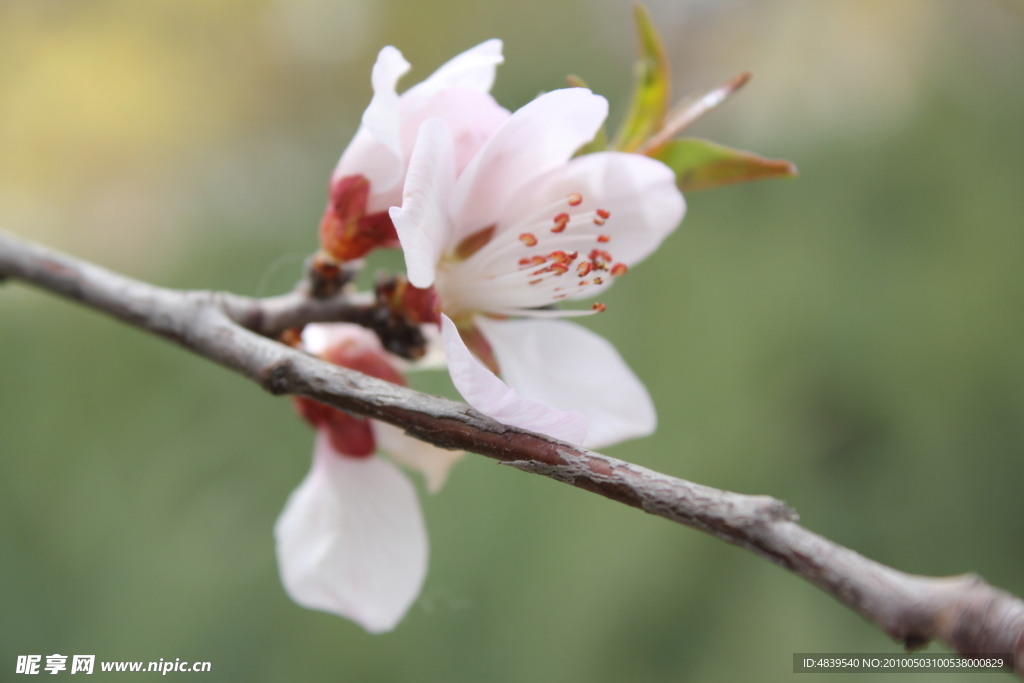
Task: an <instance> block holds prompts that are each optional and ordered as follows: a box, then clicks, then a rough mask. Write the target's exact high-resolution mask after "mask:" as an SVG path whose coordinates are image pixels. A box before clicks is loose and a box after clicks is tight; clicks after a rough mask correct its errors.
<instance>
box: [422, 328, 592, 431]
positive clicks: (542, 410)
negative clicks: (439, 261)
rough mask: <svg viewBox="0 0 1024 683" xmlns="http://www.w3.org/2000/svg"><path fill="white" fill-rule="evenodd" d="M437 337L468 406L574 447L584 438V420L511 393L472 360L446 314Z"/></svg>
mask: <svg viewBox="0 0 1024 683" xmlns="http://www.w3.org/2000/svg"><path fill="white" fill-rule="evenodd" d="M441 337H442V339H443V340H444V350H445V354H446V355H447V356H448V372H449V373H451V376H452V381H453V382H454V383H455V388H456V389H458V390H459V393H460V394H462V397H463V398H464V399H466V402H467V403H469V405H471V406H473V407H474V408H476V409H477V410H479V411H480V412H481V413H483V414H484V415H488V416H489V417H492V418H494V419H495V420H497V421H498V422H502V423H504V424H507V425H512V426H514V427H520V428H522V429H528V430H530V431H534V432H540V433H541V434H547V435H549V436H552V437H554V438H556V439H560V440H562V441H568V442H569V443H573V444H576V445H579V444H581V443H583V441H584V439H585V438H586V436H587V418H585V417H584V416H583V415H582V414H580V413H578V412H574V411H563V410H557V409H555V408H553V407H551V406H549V405H545V404H544V403H542V402H540V401H538V400H534V399H533V398H526V397H524V396H521V395H519V394H518V393H516V392H515V391H513V390H512V389H511V388H509V387H508V386H507V385H506V384H505V383H504V382H502V381H501V380H500V379H498V378H497V377H496V376H495V375H494V373H492V372H491V371H490V370H488V369H487V368H486V367H484V365H483V363H481V362H480V361H478V360H477V359H476V358H474V357H473V354H471V353H470V351H469V349H468V348H466V344H465V343H464V342H463V341H462V337H460V336H459V331H458V329H457V328H456V327H455V323H453V322H452V321H451V319H450V318H449V317H448V316H446V315H442V316H441ZM545 367H546V365H545Z"/></svg>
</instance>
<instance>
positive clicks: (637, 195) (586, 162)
mask: <svg viewBox="0 0 1024 683" xmlns="http://www.w3.org/2000/svg"><path fill="white" fill-rule="evenodd" d="M570 194H579V195H580V196H581V197H582V202H581V203H580V204H579V205H577V206H575V207H564V208H561V209H559V210H567V211H569V212H570V213H571V214H573V215H576V214H586V213H589V214H593V213H594V212H595V211H597V210H598V209H602V210H604V211H606V212H608V214H609V217H608V218H607V219H599V221H600V224H599V223H595V222H594V221H593V220H588V221H585V222H584V223H583V224H582V225H577V224H576V223H575V222H574V223H573V225H572V227H570V228H568V229H567V230H566V231H565V232H563V233H561V234H560V235H559V238H561V239H563V240H565V239H571V238H573V237H575V238H578V239H579V243H578V244H570V243H566V244H564V245H559V248H560V249H563V250H565V251H573V250H579V251H580V253H583V254H586V253H589V251H590V250H591V249H592V248H595V247H598V248H600V249H603V250H605V251H608V252H610V253H611V255H612V256H614V257H615V261H616V262H622V263H625V264H627V265H629V266H633V265H636V264H637V263H639V262H640V261H642V260H643V259H645V258H646V257H647V256H649V255H650V254H651V253H652V252H654V250H655V249H657V248H658V246H659V245H660V244H661V243H662V242H663V241H664V240H665V238H666V237H668V236H669V235H670V234H671V233H672V232H673V231H674V230H675V229H676V228H677V227H678V226H679V223H680V222H681V221H682V220H683V215H684V214H685V213H686V202H685V200H684V199H683V195H682V193H681V192H680V191H679V189H678V187H677V186H676V180H675V174H674V173H673V172H672V169H670V168H669V167H668V166H666V165H665V164H663V163H661V162H660V161H655V160H654V159H651V158H649V157H645V156H643V155H640V154H626V153H623V152H599V153H596V154H586V155H584V156H581V157H578V158H576V159H573V160H572V161H570V162H569V163H568V164H565V165H564V166H561V167H559V168H556V169H554V170H552V171H550V172H549V173H546V174H545V175H543V176H541V177H539V178H537V179H536V180H534V181H533V182H532V183H531V184H530V185H529V186H527V187H524V188H523V189H522V191H521V192H520V193H519V197H520V198H521V199H522V201H520V202H519V203H517V204H516V205H514V206H510V207H509V209H510V210H509V212H508V214H507V215H506V216H503V219H504V220H508V221H511V222H515V221H518V220H520V219H521V218H523V217H526V216H529V215H530V214H532V213H534V212H535V211H538V210H540V209H542V208H543V207H546V206H549V205H551V204H553V203H556V202H558V201H559V200H561V199H564V198H565V197H568V196H569V195H570ZM552 213H555V212H554V211H552ZM600 235H605V236H607V237H609V238H610V239H609V241H608V242H606V243H600V244H599V243H597V241H596V240H597V237H598V236H600ZM538 237H539V239H540V240H541V244H543V243H544V241H545V240H544V237H548V238H549V239H550V237H552V235H543V236H542V235H538ZM607 279H608V280H610V279H611V278H607Z"/></svg>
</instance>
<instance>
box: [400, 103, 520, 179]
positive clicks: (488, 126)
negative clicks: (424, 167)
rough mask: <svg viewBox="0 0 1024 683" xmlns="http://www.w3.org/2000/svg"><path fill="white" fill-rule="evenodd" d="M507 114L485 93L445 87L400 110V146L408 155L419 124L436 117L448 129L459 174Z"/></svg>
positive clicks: (506, 117)
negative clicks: (409, 110)
mask: <svg viewBox="0 0 1024 683" xmlns="http://www.w3.org/2000/svg"><path fill="white" fill-rule="evenodd" d="M403 97H404V96H403ZM509 116H511V114H510V113H509V111H508V110H507V109H505V108H504V107H502V106H501V105H500V104H498V103H497V102H496V101H495V99H494V98H493V97H491V96H490V94H488V93H486V92H480V91H478V90H473V89H471V88H459V87H452V88H445V89H444V90H441V91H440V92H438V93H436V94H435V95H434V96H433V97H431V98H430V99H429V100H427V101H426V102H425V103H423V105H422V106H420V107H418V108H417V109H416V111H415V112H412V113H405V112H403V114H402V148H403V149H405V150H407V154H408V150H411V149H413V147H414V146H415V143H416V135H417V133H418V132H419V129H420V125H421V124H422V123H423V122H424V121H426V120H427V119H429V118H434V117H436V118H439V119H441V120H443V121H444V122H445V123H447V124H448V129H449V130H450V131H451V134H452V141H453V143H454V148H455V170H456V173H461V172H462V171H463V169H465V168H466V166H467V165H468V164H469V162H470V160H471V159H472V158H473V157H474V156H475V155H476V153H477V152H479V151H480V148H481V147H483V146H484V143H486V142H487V141H488V140H489V139H490V137H491V136H492V135H494V131H496V130H498V128H500V127H501V125H502V124H503V123H505V121H506V120H507V119H508V117H509Z"/></svg>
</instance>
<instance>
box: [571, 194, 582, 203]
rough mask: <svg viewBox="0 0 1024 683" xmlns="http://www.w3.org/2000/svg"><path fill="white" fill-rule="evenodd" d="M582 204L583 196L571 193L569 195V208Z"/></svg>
mask: <svg viewBox="0 0 1024 683" xmlns="http://www.w3.org/2000/svg"><path fill="white" fill-rule="evenodd" d="M582 203H583V195H581V194H580V193H579V192H573V193H572V194H571V195H569V206H579V205H580V204H582Z"/></svg>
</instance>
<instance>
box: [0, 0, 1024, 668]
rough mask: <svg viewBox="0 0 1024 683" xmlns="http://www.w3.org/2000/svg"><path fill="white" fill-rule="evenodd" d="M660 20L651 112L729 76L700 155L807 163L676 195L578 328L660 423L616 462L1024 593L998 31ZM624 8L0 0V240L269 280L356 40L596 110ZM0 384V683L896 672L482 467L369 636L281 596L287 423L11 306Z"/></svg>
mask: <svg viewBox="0 0 1024 683" xmlns="http://www.w3.org/2000/svg"><path fill="white" fill-rule="evenodd" d="M651 11H652V14H653V16H654V17H655V19H656V21H657V22H658V25H659V27H660V29H661V30H662V32H663V34H664V36H665V39H666V42H667V44H668V47H669V51H670V53H671V55H672V58H673V68H674V75H675V88H676V93H677V95H682V94H684V93H685V92H687V91H690V90H697V89H702V88H707V87H710V86H712V85H715V84H717V83H719V82H721V81H723V80H725V79H726V78H728V77H730V76H732V75H734V74H736V73H738V72H739V71H741V70H744V69H750V70H752V71H754V73H755V78H754V80H753V82H752V83H751V84H750V85H749V86H748V87H747V88H746V89H745V91H743V92H742V93H740V94H739V95H738V96H737V97H736V98H735V99H734V100H733V101H730V102H729V103H728V104H726V105H724V106H723V107H722V108H721V110H720V111H718V112H715V113H713V114H711V115H709V116H708V117H707V118H706V120H703V121H701V122H700V123H699V124H698V125H697V126H696V127H695V128H694V129H693V132H694V134H698V135H702V136H706V137H710V138H712V139H715V140H717V141H719V142H722V143H725V144H730V145H733V146H739V147H744V148H749V149H754V150H756V151H758V152H760V153H762V154H765V155H767V156H776V157H785V158H788V159H791V160H793V161H795V162H796V163H797V164H798V165H799V167H800V170H801V173H802V176H801V177H800V178H799V179H797V180H793V181H784V182H782V181H778V182H766V183H761V184H752V185H746V186H738V187H733V188H725V189H719V190H713V191H710V192H707V193H701V194H695V195H692V196H691V197H689V198H688V199H689V212H688V215H687V217H686V219H685V221H684V222H683V225H682V226H681V228H680V230H679V231H678V232H677V233H676V234H675V235H673V236H672V237H671V238H670V239H669V240H668V241H667V243H666V244H665V246H664V247H663V248H662V249H661V250H660V251H659V252H658V253H657V254H656V255H654V256H653V257H651V258H650V259H649V261H648V262H647V263H645V264H644V265H642V266H641V267H638V268H635V269H633V270H632V271H631V274H630V277H628V278H626V279H625V280H624V281H622V282H621V283H620V284H619V285H618V286H617V287H616V288H615V289H614V290H612V291H611V292H610V293H609V294H608V296H607V297H605V299H604V301H605V303H607V304H608V309H609V310H608V312H607V313H605V314H604V315H602V316H598V317H596V318H593V319H589V320H588V321H587V322H588V323H589V324H590V325H592V326H593V328H595V329H597V330H599V331H600V332H601V333H602V334H604V335H606V336H607V337H608V338H610V339H611V340H612V341H613V342H614V343H616V344H617V345H618V347H619V348H620V349H621V350H622V353H623V355H624V356H625V357H626V359H627V360H628V361H629V362H630V364H631V365H632V367H633V368H634V369H635V370H636V372H637V374H638V375H639V376H640V377H641V378H642V379H643V380H644V381H645V382H646V383H647V386H648V387H649V388H650V390H651V393H652V394H653V396H654V399H655V402H656V404H657V405H658V408H659V414H660V418H661V426H660V429H659V430H658V433H657V434H656V435H655V436H654V437H651V438H647V439H643V440H640V441H637V442H633V443H627V444H624V445H621V446H618V447H616V448H613V449H609V451H608V452H609V453H610V454H612V455H615V456H617V457H621V458H624V459H627V460H630V461H633V462H636V463H640V464H642V465H645V466H648V467H652V468H654V469H657V470H661V471H664V472H667V473H670V474H674V475H677V476H681V477H685V478H688V479H692V480H695V481H698V482H701V483H704V484H709V485H713V486H718V487H722V488H727V489H733V490H738V491H743V492H749V493H767V494H772V495H775V496H777V497H780V498H783V499H785V500H786V501H788V502H789V503H790V504H791V505H793V506H794V507H795V508H796V509H797V510H798V511H799V512H800V513H801V515H802V519H803V521H804V523H805V524H806V525H807V526H808V527H809V528H811V529H812V530H815V531H817V532H820V533H822V534H824V535H826V536H828V537H830V538H832V539H834V540H835V541H837V542H840V543H843V544H845V545H848V546H850V547H852V548H854V549H856V550H858V551H860V552H863V553H865V554H867V555H868V556H870V557H873V558H875V559H877V560H879V561H882V562H885V563H888V564H891V565H893V566H895V567H898V568H900V569H903V570H906V571H911V572H920V573H925V574H936V575H938V574H952V573H959V572H964V571H968V570H974V571H977V572H979V573H981V574H982V575H983V576H984V577H985V578H987V579H988V580H989V581H991V582H992V583H994V584H996V585H999V586H1001V587H1004V588H1006V589H1008V590H1010V591H1012V592H1015V593H1017V594H1024V572H1022V571H1021V567H1022V566H1024V496H1022V495H1021V488H1022V481H1024V344H1022V339H1024V268H1022V263H1024V187H1022V185H1024V126H1022V125H1021V124H1022V122H1024V89H1022V88H1021V84H1022V74H1024V4H1022V3H1021V2H1019V1H1018V0H1003V1H998V0H973V1H972V2H944V1H941V0H901V1H900V2H888V1H887V0H878V1H869V0H843V1H840V0H833V1H831V2H827V3H823V2H818V1H817V0H771V1H762V2H746V1H742V0H733V1H726V0H721V1H719V2H713V1H711V0H671V1H669V0H659V1H657V2H653V1H652V3H651ZM631 21H632V20H631V12H630V6H629V4H628V3H627V2H625V1H622V0H600V1H591V2H583V1H582V0H579V1H576V2H573V1H570V0H543V1H541V0H520V1H519V2H514V3H513V2H506V1H501V2H487V3H483V2H471V1H470V0H435V1H434V2H430V3H420V2H413V1H412V0H391V1H389V2H371V1H370V0H219V1H217V2H210V1H209V0H147V2H138V1H137V0H0V225H3V226H4V227H5V228H7V229H9V230H13V231H15V232H17V233H19V234H22V235H25V236H27V237H30V238H33V239H36V240H39V241H42V242H45V243H48V244H50V245H53V246H56V247H59V248H62V249H65V250H68V251H71V252H73V253H75V254H78V255H80V256H83V257H87V258H90V259H93V260H95V261H97V262H99V263H101V264H104V265H107V266H109V267H112V268H116V269H119V270H122V271H124V272H126V273H128V274H131V275H134V276H137V277H141V278H144V279H148V280H151V281H154V282H157V283H159V284H163V285H168V286H179V287H187V288H222V289H228V290H232V291H235V292H239V293H244V294H252V295H268V294H272V293H277V292H280V291H284V290H286V289H287V288H289V287H290V286H291V284H292V283H293V282H294V281H295V279H296V277H297V275H298V272H299V266H300V263H301V260H302V258H303V257H304V256H305V255H306V254H308V253H310V252H311V251H312V250H314V249H315V248H316V226H317V223H318V219H319V216H320V213H321V211H322V209H323V204H324V199H325V188H326V179H327V177H328V174H329V173H330V171H331V169H332V168H333V165H334V163H335V161H336V160H337V157H338V155H339V154H340V153H341V150H342V149H343V148H344V146H345V145H346V144H347V142H348V140H349V138H350V137H351V135H352V133H353V132H354V130H355V127H356V125H357V123H358V117H359V115H360V114H361V112H362V109H363V108H364V107H365V105H366V103H367V102H368V101H369V96H370V87H369V70H370V66H371V64H372V63H373V59H374V57H375V55H376V52H377V50H378V49H379V48H380V47H381V46H382V45H385V44H394V45H396V46H398V47H399V48H400V49H402V50H403V52H404V53H405V55H406V57H407V58H408V59H409V60H410V61H411V62H412V63H413V71H412V73H411V74H410V75H409V76H408V77H407V78H406V79H405V80H404V81H403V85H405V86H408V85H411V84H413V83H415V82H417V81H418V80H419V79H421V78H423V77H424V76H426V75H427V74H429V73H430V71H432V70H433V69H434V68H435V67H436V66H438V65H439V64H440V63H441V62H443V61H444V60H446V59H448V58H449V57H451V56H452V55H454V54H455V53H457V52H459V51H461V50H463V49H466V48H468V47H470V46H472V45H475V44H476V43H478V42H480V41H482V40H484V39H487V38H491V37H500V38H502V39H504V41H505V45H506V49H505V54H506V58H507V64H506V65H504V66H502V67H501V68H500V71H499V77H498V81H497V84H496V86H495V89H494V93H495V96H496V97H497V98H498V100H499V101H500V102H501V103H502V104H504V105H505V106H507V107H509V108H513V109H514V108H517V107H519V106H521V105H523V104H524V103H526V102H527V101H529V100H530V99H531V98H532V97H533V96H535V95H536V94H537V93H538V92H540V91H542V90H549V89H553V88H557V87H560V86H561V85H562V83H563V77H564V76H565V75H566V74H568V73H576V74H579V75H580V76H582V77H583V78H584V79H585V80H586V81H587V82H588V83H589V84H590V85H591V86H592V87H593V88H594V89H595V90H597V91H598V92H600V93H602V94H604V95H606V96H608V97H609V98H610V100H611V102H612V118H613V119H616V118H617V117H618V116H620V115H621V113H622V112H623V110H624V109H625V99H626V96H627V93H628V88H629V84H630V76H631V68H632V66H631V65H632V60H633V57H634V51H635V44H634V39H633V33H632V23H631ZM377 263H378V264H387V263H395V261H394V259H393V258H392V260H391V261H389V260H388V259H387V258H380V259H378V260H377ZM421 386H422V387H424V388H426V389H428V390H431V391H438V390H441V389H442V388H443V383H442V381H441V379H440V378H439V377H437V376H434V377H433V378H427V379H425V380H424V381H423V383H422V384H421ZM0 388H2V391H0V680H14V679H16V678H20V677H16V676H15V674H14V673H13V672H14V667H15V659H16V657H17V655H20V654H42V655H47V654H52V653H54V652H59V653H63V654H76V653H77V654H95V655H97V658H98V659H99V660H121V659H123V660H147V661H148V660H156V659H159V658H161V657H162V658H164V659H172V660H173V659H174V658H181V659H186V660H207V661H210V662H212V673H210V674H205V675H202V676H203V678H204V679H208V680H225V681H242V680H244V681H283V680H290V681H291V680H294V681H329V680H339V681H381V682H384V681H435V680H436V681H481V680H486V681H499V682H501V681H537V682H543V681H588V682H596V681H623V680H631V681H788V680H791V678H792V677H793V674H792V673H791V655H792V653H793V652H836V651H839V652H884V651H890V652H895V651H898V646H897V645H896V644H894V643H892V642H891V641H889V639H888V638H887V637H886V636H885V635H883V634H882V633H880V632H879V631H878V630H877V629H875V628H874V627H872V626H870V625H868V624H867V623H865V622H864V621H862V620H861V619H860V617H858V616H856V615H854V614H852V613H851V612H849V611H848V610H847V609H845V608H844V607H842V606H840V605H839V604H837V603H835V602H834V601H833V600H832V599H831V598H829V597H827V596H825V595H824V594H822V593H820V592H819V591H818V590H817V589H814V588H812V587H811V586H809V585H806V584H804V583H803V582H801V581H799V580H797V579H796V578H794V577H792V576H790V575H789V574H787V573H785V572H784V571H782V570H780V569H778V568H776V567H774V566H772V565H769V564H768V563H766V562H764V561H762V560H760V559H758V558H755V557H754V556H752V555H750V554H748V553H746V552H743V551H741V550H738V549H736V548H732V547H730V546H727V545H725V544H723V543H721V542H719V541H717V540H714V539H712V538H709V537H707V536H704V535H702V534H700V533H698V532H696V531H692V530H688V529H685V528H681V527H678V526H676V525H672V524H670V523H668V522H665V521H663V520H660V519H655V518H652V517H649V516H646V515H644V514H642V513H641V512H639V511H636V510H633V509H629V508H626V507H623V506H621V505H617V504H614V503H611V502H609V501H607V500H604V499H602V498H599V497H596V496H594V495H591V494H588V493H585V492H582V491H578V490H575V489H572V488H570V487H567V486H564V485H560V484H556V483H554V482H551V481H548V480H545V479H542V478H539V477H533V476H528V475H525V474H522V473H519V472H516V471H513V470H506V469H503V468H500V467H497V466H496V465H494V464H493V463H492V462H490V461H488V460H486V459H484V458H480V457H476V456H471V457H467V458H466V460H465V461H464V462H463V463H462V464H460V465H459V466H458V467H457V468H456V469H455V470H454V471H453V473H452V476H451V479H450V481H449V483H448V485H447V486H446V488H445V490H444V491H442V492H441V494H439V495H436V496H430V497H428V496H426V495H424V497H423V505H424V507H425V509H426V516H427V522H428V526H429V529H430V535H431V553H432V557H431V568H430V575H429V577H428V579H427V584H426V587H425V589H424V591H423V596H422V598H421V599H420V600H419V602H418V603H417V604H416V605H415V606H414V608H413V609H412V611H411V613H410V614H409V616H408V617H407V619H406V620H405V621H404V622H403V623H402V624H401V625H400V627H399V628H398V629H397V631H396V632H394V633H393V634H390V635H386V636H376V637H375V636H368V635H366V634H365V633H364V632H363V631H361V630H360V629H359V628H358V627H356V626H354V625H353V624H351V623H348V622H346V621H343V620H341V619H339V618H336V617H332V616H330V615H326V614H321V613H316V612H311V611H306V610H304V609H301V608H299V607H297V606H296V605H294V604H292V603H291V602H289V600H288V599H287V598H286V596H285V594H284V592H283V591H282V589H281V588H280V585H279V583H278V578H277V570H276V567H275V563H274V554H273V543H272V537H271V527H272V524H273V522H274V519H275V517H276V516H277V514H278V512H279V511H280V509H281V507H282V505H283V503H284V501H285V498H286V497H287V495H288V493H289V492H290V491H291V490H292V488H293V487H294V486H296V485H297V484H298V482H299V481H300V479H301V478H302V476H303V475H304V474H305V472H306V470H307V467H308V464H309V453H310V447H311V443H312V434H311V432H310V431H309V430H308V429H307V428H306V427H305V426H304V425H303V424H302V423H301V422H300V421H299V420H298V419H297V418H296V417H295V416H294V414H293V412H292V409H291V407H290V405H289V403H288V401H286V400H282V399H278V398H273V397H271V396H269V395H266V394H264V393H262V392H261V391H259V390H258V389H256V388H255V387H254V386H252V385H251V384H249V383H248V382H247V381H245V380H243V379H241V378H240V377H237V376H234V375H232V374H230V373H228V372H227V371H225V370H222V369H220V368H218V367H215V366H213V365H211V364H210V363H208V362H207V361H204V360H202V359H199V358H196V357H193V356H191V355H188V354H186V353H184V352H182V351H180V350H179V349H177V348H175V347H172V346H170V345H168V344H166V343H164V342H162V341H159V340H157V339H154V338H150V337H147V336H145V335H143V334H141V333H140V332H137V331H135V330H132V329H129V328H127V327H124V326H122V325H120V324H118V323H115V322H112V321H111V320H109V319H106V318H104V317H101V316H99V315H97V314H94V313H92V312H89V311H86V310H84V309H81V308H79V307H76V306H73V305H71V304H68V303H65V302H63V301H59V300H57V299H55V298H53V297H51V296H49V295H45V294H42V293H37V292H35V291H32V290H29V289H27V288H25V287H23V286H21V285H19V284H10V285H8V286H5V287H2V288H0ZM935 649H936V648H935V647H934V646H933V648H932V650H935ZM44 661H45V660H44ZM65 673H66V672H65ZM95 675H98V676H101V677H102V676H103V675H102V674H99V673H97V674H95ZM183 675H184V674H175V676H179V677H180V676H183ZM193 675H195V676H200V675H201V674H193ZM117 676H118V678H127V679H131V678H132V675H130V674H118V675H117ZM139 676H145V674H141V675H139ZM150 676H152V674H150ZM136 677H138V676H136ZM854 678H856V676H854ZM974 678H977V676H975V677H974ZM1004 678H1005V677H1004ZM800 680H804V681H814V680H819V678H818V677H816V676H814V675H803V676H802V677H801V678H800ZM820 680H831V678H830V677H820ZM870 680H872V681H877V682H879V683H882V682H883V681H888V680H892V681H896V680H915V681H919V680H921V678H920V677H919V676H914V675H905V676H884V675H873V676H871V677H870ZM943 680H944V681H949V682H950V683H953V682H954V681H961V680H973V678H972V677H970V676H957V675H947V676H943ZM984 680H995V679H989V678H985V679H984Z"/></svg>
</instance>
